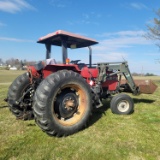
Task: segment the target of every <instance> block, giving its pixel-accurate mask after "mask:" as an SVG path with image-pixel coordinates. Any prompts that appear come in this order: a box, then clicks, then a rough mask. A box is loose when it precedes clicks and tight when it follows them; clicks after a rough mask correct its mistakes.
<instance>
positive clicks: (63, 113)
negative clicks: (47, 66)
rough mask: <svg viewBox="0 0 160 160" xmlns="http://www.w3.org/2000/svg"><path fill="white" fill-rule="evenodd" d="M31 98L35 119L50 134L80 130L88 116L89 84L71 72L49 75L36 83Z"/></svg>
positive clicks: (62, 134)
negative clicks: (35, 88) (38, 83)
mask: <svg viewBox="0 0 160 160" xmlns="http://www.w3.org/2000/svg"><path fill="white" fill-rule="evenodd" d="M34 99H35V102H34V105H33V110H34V115H35V121H36V123H37V124H38V126H39V127H40V128H41V129H42V130H43V131H45V132H46V133H47V134H49V135H51V136H57V137H61V136H67V135H71V134H73V133H75V132H77V131H79V130H81V129H82V128H84V127H85V126H86V124H87V121H88V119H89V116H90V115H91V110H92V100H91V90H90V87H89V85H88V84H87V83H86V81H85V80H84V79H83V78H82V77H81V76H80V75H79V74H78V73H75V72H73V71H67V70H61V71H58V72H56V73H53V74H51V75H49V76H48V77H47V78H46V79H45V80H43V82H42V83H41V84H40V85H39V87H38V89H37V90H36V93H35V97H34Z"/></svg>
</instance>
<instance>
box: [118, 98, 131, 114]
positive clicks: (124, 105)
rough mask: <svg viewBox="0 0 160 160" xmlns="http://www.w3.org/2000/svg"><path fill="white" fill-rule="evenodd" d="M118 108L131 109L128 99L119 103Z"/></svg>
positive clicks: (122, 109) (123, 110) (120, 109)
mask: <svg viewBox="0 0 160 160" xmlns="http://www.w3.org/2000/svg"><path fill="white" fill-rule="evenodd" d="M117 108H118V110H119V111H120V112H126V111H128V109H129V103H128V101H126V100H122V101H121V102H119V103H118V105H117Z"/></svg>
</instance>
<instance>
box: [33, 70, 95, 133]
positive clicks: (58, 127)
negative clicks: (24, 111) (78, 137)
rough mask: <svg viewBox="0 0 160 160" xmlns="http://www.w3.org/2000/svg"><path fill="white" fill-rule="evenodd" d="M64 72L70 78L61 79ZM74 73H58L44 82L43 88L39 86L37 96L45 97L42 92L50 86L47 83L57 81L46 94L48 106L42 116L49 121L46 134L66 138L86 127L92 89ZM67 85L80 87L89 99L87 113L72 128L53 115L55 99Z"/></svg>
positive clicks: (90, 108)
mask: <svg viewBox="0 0 160 160" xmlns="http://www.w3.org/2000/svg"><path fill="white" fill-rule="evenodd" d="M63 72H68V73H69V75H70V76H66V77H64V78H63V79H60V78H59V75H60V76H61V74H62V73H63ZM72 72H73V71H65V70H64V71H63V70H62V71H59V72H56V73H54V74H52V75H50V76H48V77H47V78H46V79H45V80H44V82H42V83H41V86H39V88H38V90H37V92H36V95H37V94H42V95H44V93H42V92H41V90H43V88H44V87H45V85H46V84H49V83H48V82H47V81H50V80H51V79H52V80H53V81H55V83H54V85H52V86H48V87H50V88H51V89H50V92H49V93H46V94H47V95H45V96H46V97H47V99H46V100H45V101H44V102H46V104H45V103H43V105H44V106H43V108H44V111H41V114H43V118H44V119H46V120H47V121H48V124H47V129H46V132H47V133H48V134H49V133H50V132H49V131H55V132H56V133H57V136H65V135H70V134H73V133H75V132H77V131H78V130H80V129H82V128H83V126H85V124H86V122H87V120H88V118H89V116H90V114H91V110H92V101H91V90H90V87H89V85H88V84H87V83H86V81H85V80H84V79H83V78H82V77H81V76H79V75H78V74H77V73H75V72H73V73H72ZM66 84H67V85H68V84H71V85H72V84H74V85H78V86H79V87H80V88H82V90H83V91H84V92H85V96H86V97H87V104H86V105H85V106H86V110H85V113H84V114H83V117H82V118H81V119H80V121H78V122H77V123H76V124H73V125H71V126H64V125H62V124H61V123H60V122H59V121H58V120H57V118H56V117H55V115H54V114H53V112H54V108H53V104H54V98H55V97H56V95H57V92H58V90H59V88H62V87H63V86H65V85H66ZM38 110H39V111H40V109H38ZM35 117H36V116H35ZM37 120H40V119H39V118H38V119H37ZM41 129H42V130H44V129H43V126H42V127H41ZM48 130H49V131H48Z"/></svg>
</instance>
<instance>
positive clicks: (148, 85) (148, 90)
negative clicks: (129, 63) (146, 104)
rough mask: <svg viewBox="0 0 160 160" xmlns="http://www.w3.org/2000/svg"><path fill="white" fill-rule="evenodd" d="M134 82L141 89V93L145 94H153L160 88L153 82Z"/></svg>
mask: <svg viewBox="0 0 160 160" xmlns="http://www.w3.org/2000/svg"><path fill="white" fill-rule="evenodd" d="M134 82H135V84H136V86H138V87H139V89H140V93H144V94H152V93H154V92H155V90H156V89H157V87H158V86H157V85H156V84H155V83H154V82H153V81H152V80H134Z"/></svg>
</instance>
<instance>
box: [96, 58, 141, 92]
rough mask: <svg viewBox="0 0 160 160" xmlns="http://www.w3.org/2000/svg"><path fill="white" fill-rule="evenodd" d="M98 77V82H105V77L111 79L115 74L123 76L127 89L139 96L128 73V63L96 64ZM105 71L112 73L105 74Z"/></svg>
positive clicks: (137, 88) (137, 89)
mask: <svg viewBox="0 0 160 160" xmlns="http://www.w3.org/2000/svg"><path fill="white" fill-rule="evenodd" d="M97 65H98V69H99V77H98V81H102V82H105V81H106V78H107V77H111V76H113V75H115V74H120V75H122V74H123V75H124V77H125V78H126V80H127V82H128V85H129V88H130V90H131V91H132V93H133V94H139V87H137V86H136V84H135V82H134V80H133V77H132V75H131V73H130V70H129V67H128V63H127V62H126V61H125V62H113V63H98V64H97ZM106 71H112V73H110V74H107V72H106Z"/></svg>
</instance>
